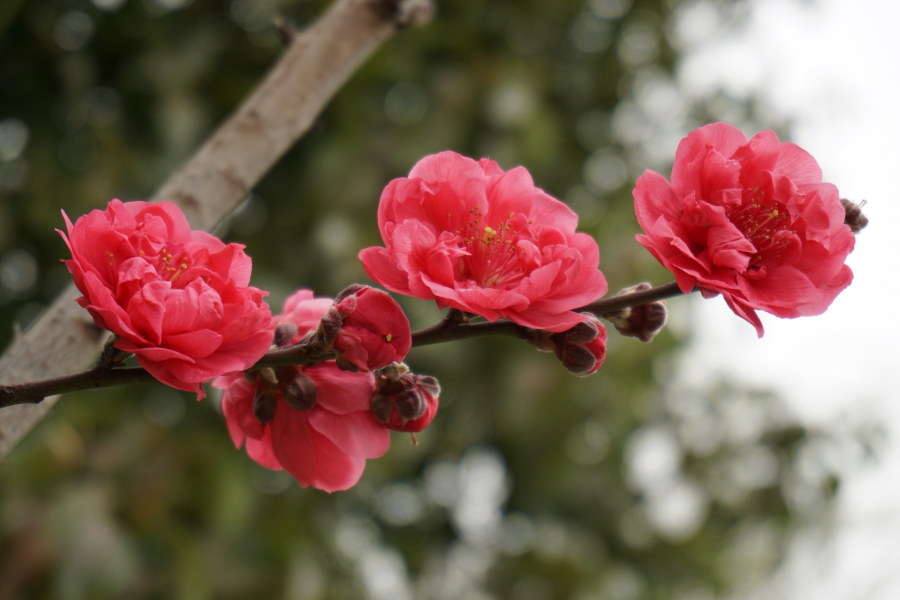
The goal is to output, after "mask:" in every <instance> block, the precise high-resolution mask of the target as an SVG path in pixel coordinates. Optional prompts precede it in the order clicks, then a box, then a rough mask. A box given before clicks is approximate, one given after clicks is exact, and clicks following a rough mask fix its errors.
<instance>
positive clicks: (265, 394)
mask: <svg viewBox="0 0 900 600" xmlns="http://www.w3.org/2000/svg"><path fill="white" fill-rule="evenodd" d="M277 407H278V400H277V398H276V397H275V394H273V393H272V392H270V391H269V390H267V389H266V388H262V387H261V388H257V390H256V393H255V394H254V395H253V416H255V417H256V420H257V421H259V422H260V423H262V424H263V425H265V424H266V423H268V422H269V421H271V420H272V419H274V418H275V409H276V408H277Z"/></svg>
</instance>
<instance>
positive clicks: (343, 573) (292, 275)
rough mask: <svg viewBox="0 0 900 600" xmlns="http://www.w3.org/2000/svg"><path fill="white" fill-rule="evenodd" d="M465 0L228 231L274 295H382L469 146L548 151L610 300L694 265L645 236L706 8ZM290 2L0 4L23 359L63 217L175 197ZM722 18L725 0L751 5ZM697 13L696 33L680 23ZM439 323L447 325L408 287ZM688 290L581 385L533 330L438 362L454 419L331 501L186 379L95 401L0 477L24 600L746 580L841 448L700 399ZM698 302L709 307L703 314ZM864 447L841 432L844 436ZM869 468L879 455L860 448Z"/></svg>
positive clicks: (626, 586)
mask: <svg viewBox="0 0 900 600" xmlns="http://www.w3.org/2000/svg"><path fill="white" fill-rule="evenodd" d="M678 4H679V3H678V2H673V1H671V0H670V1H668V2H662V1H660V0H634V2H632V1H631V0H587V1H586V2H585V1H583V0H553V1H539V0H518V1H516V0H494V1H491V2H472V1H467V0H440V1H439V13H438V16H437V18H436V19H435V21H434V22H433V23H432V24H430V25H429V26H427V27H425V28H423V29H421V30H406V31H403V32H401V33H400V34H399V35H398V36H396V38H394V39H393V40H391V41H390V42H389V43H388V44H387V45H386V46H385V47H384V48H383V49H381V50H380V51H379V52H378V53H377V54H376V55H375V56H374V57H373V58H372V59H371V60H370V61H369V62H367V63H366V64H365V65H364V66H363V67H362V68H361V69H360V71H359V72H358V73H357V74H356V75H355V76H354V77H353V79H352V80H351V81H350V82H349V83H348V84H347V85H346V86H345V87H344V89H343V90H341V91H340V92H339V94H338V95H337V97H336V98H335V100H334V101H333V102H332V103H331V105H330V106H329V107H328V108H327V109H326V111H325V112H324V114H323V115H322V117H321V119H320V120H319V122H318V123H317V124H316V125H315V126H314V128H313V130H312V131H311V132H310V134H309V135H307V136H306V137H305V138H304V139H303V140H302V141H301V142H300V143H299V144H298V145H297V146H296V147H295V148H294V149H292V150H291V151H290V152H289V153H288V155H287V156H285V157H284V158H283V159H282V160H281V161H280V162H279V164H278V165H277V166H276V167H275V168H274V169H273V170H272V171H271V173H269V175H268V176H267V177H266V178H265V179H264V180H263V181H262V182H261V183H260V184H259V186H258V187H257V189H256V190H255V191H254V193H253V194H252V195H251V196H250V197H249V198H248V199H247V201H246V202H245V203H244V204H243V205H242V207H241V208H240V209H239V210H238V211H237V212H236V214H235V215H234V216H233V218H232V219H229V220H227V221H226V222H224V223H222V224H221V225H220V226H219V228H218V230H217V232H216V233H218V234H219V235H220V236H223V237H224V238H225V239H226V240H227V241H238V242H240V243H243V244H246V245H247V252H248V253H249V254H250V255H251V256H252V257H253V259H254V267H255V268H254V275H253V282H254V284H255V285H257V286H259V287H262V288H264V289H267V290H269V291H270V292H271V300H272V302H271V304H272V306H273V307H275V309H276V312H277V310H278V309H279V307H280V305H281V302H282V300H283V299H284V298H285V297H286V296H287V294H289V293H290V292H291V291H293V290H294V289H296V288H298V287H310V288H313V289H315V290H316V291H317V292H318V293H321V294H323V295H325V294H330V295H333V294H335V293H336V292H338V291H339V290H340V289H342V288H343V287H344V286H346V285H347V284H349V283H351V282H354V281H361V282H366V281H368V279H367V277H366V275H365V273H364V271H363V270H362V268H361V265H360V263H359V261H358V260H357V259H356V254H357V252H358V251H359V250H360V249H361V248H363V247H366V246H370V245H373V244H379V243H380V239H379V236H378V232H377V228H376V223H375V209H376V205H377V201H378V197H379V194H380V190H381V188H382V187H383V186H384V185H385V184H386V183H387V182H388V181H389V180H390V179H391V178H393V177H396V176H399V175H403V174H405V173H406V172H408V170H409V169H410V167H411V166H412V165H413V164H414V162H415V161H416V160H418V159H419V158H420V157H422V156H423V155H425V154H428V153H431V152H435V151H439V150H444V149H448V148H449V149H454V150H457V151H459V152H461V153H463V154H466V155H470V156H476V157H478V156H491V157H492V158H494V159H496V160H498V161H499V162H500V164H501V166H503V167H505V168H510V167H512V166H515V165H517V164H523V165H525V166H526V167H527V168H528V169H529V170H530V171H531V173H532V175H533V177H534V179H535V181H536V183H537V185H539V186H540V187H542V188H544V189H546V190H547V191H548V192H549V193H551V194H553V195H555V196H557V197H560V198H563V199H565V201H566V202H568V203H569V204H570V205H571V206H572V207H573V208H574V209H575V210H576V211H577V212H578V213H579V215H580V218H581V228H582V230H583V231H586V232H588V233H590V234H592V235H594V236H595V237H596V239H597V240H598V242H599V244H600V248H601V252H602V255H603V262H602V265H601V266H602V268H603V270H604V272H605V273H606V275H607V278H608V279H609V281H610V286H611V289H612V290H616V289H619V288H621V287H623V286H625V285H629V284H633V283H635V282H637V281H642V280H648V281H652V282H654V283H657V284H658V283H663V282H665V281H668V280H669V279H670V277H667V273H666V272H665V271H663V270H662V269H661V268H660V267H659V266H658V265H657V264H656V262H655V261H654V260H653V259H652V257H650V256H649V255H648V254H647V253H646V252H644V251H643V250H642V249H640V247H639V246H638V245H637V244H636V243H634V241H633V236H634V234H635V233H636V232H637V231H638V227H637V223H636V221H635V218H634V214H633V210H632V204H631V195H630V189H631V185H632V184H633V181H634V178H635V177H636V176H637V175H639V174H640V172H641V171H642V170H643V169H644V168H647V167H650V168H656V169H658V170H661V171H664V172H665V171H666V170H667V169H668V165H669V164H670V161H671V158H672V155H673V152H674V148H675V145H676V144H677V141H678V139H680V138H681V137H682V136H683V135H684V133H686V132H687V131H688V130H690V129H692V128H693V127H694V126H696V125H698V124H701V123H702V122H704V121H706V120H708V119H726V120H729V121H730V122H733V123H735V124H740V125H743V126H745V127H748V128H751V129H752V127H751V125H752V124H753V123H754V121H755V120H757V119H759V117H758V115H756V113H755V112H754V107H752V106H747V105H746V104H744V103H739V102H736V101H734V100H731V99H729V98H727V97H726V96H722V95H716V96H714V97H711V98H706V99H703V100H701V101H696V100H691V99H690V98H688V97H686V96H685V95H684V94H683V93H682V92H681V91H680V90H679V89H678V86H677V84H676V83H675V81H674V80H673V79H672V77H671V72H672V68H673V65H674V64H675V60H676V58H677V50H678V49H679V48H680V47H681V46H680V42H679V39H681V38H680V37H679V36H681V37H683V35H684V31H681V32H680V33H679V27H680V25H679V23H680V22H681V21H679V19H680V18H681V16H683V15H682V13H683V11H684V10H685V9H684V7H681V6H679V5H678ZM324 6H325V3H324V2H318V1H301V0H296V1H277V0H256V1H253V0H230V1H227V2H225V1H216V0H195V1H194V2H190V0H93V1H92V2H88V1H87V0H32V1H31V2H23V1H21V0H5V2H3V3H2V4H0V345H5V344H6V343H7V342H8V340H9V339H10V336H11V334H12V331H13V325H14V324H17V326H23V327H24V326H27V325H28V323H29V322H31V321H32V320H33V319H34V318H35V316H36V315H37V314H38V313H39V311H40V310H41V308H42V307H43V306H44V305H46V304H47V303H48V302H49V301H51V300H52V298H53V297H54V296H55V295H56V294H57V293H58V292H59V291H60V290H61V289H62V287H63V286H65V285H66V284H67V283H68V282H69V277H68V273H67V272H66V270H65V268H64V267H63V266H62V265H61V264H60V263H59V262H58V261H59V259H60V258H63V257H65V256H66V251H65V246H64V245H63V243H62V242H61V240H60V239H59V238H58V237H57V236H56V234H55V233H54V232H53V229H54V228H56V227H60V226H61V225H62V220H61V218H60V215H59V214H58V212H57V211H58V210H59V209H60V208H63V209H64V210H65V211H66V212H67V213H68V214H69V215H70V216H71V217H72V218H73V219H74V218H76V217H77V216H79V215H81V214H83V213H85V212H87V211H89V210H91V209H93V208H98V207H102V206H103V205H104V204H105V202H106V201H107V200H108V199H110V198H112V197H118V198H122V199H136V198H143V197H147V196H149V195H150V194H151V193H152V192H153V190H154V189H155V188H156V187H157V186H158V185H159V184H160V183H161V182H162V181H163V180H164V179H165V178H166V177H167V176H168V174H169V173H170V172H171V171H172V170H173V169H174V168H175V167H176V166H177V165H178V164H180V163H181V162H182V161H183V160H184V159H185V158H186V157H188V156H189V155H190V153H191V152H192V150H193V149H195V148H196V147H197V145H198V144H199V143H200V142H201V141H202V140H203V139H204V137H205V136H206V135H208V134H209V132H210V131H212V129H213V128H214V127H215V126H216V124H217V123H219V122H221V121H222V119H223V118H225V117H226V116H227V115H228V114H229V112H231V111H232V110H233V109H234V108H235V106H236V105H237V104H238V103H239V102H240V101H241V99H242V98H243V97H244V96H245V95H246V94H247V93H248V91H249V90H250V89H252V87H253V86H254V84H255V83H256V82H257V81H258V80H259V79H260V77H262V75H263V74H264V73H265V71H266V69H267V68H268V67H269V66H270V65H271V64H272V62H273V61H274V60H275V59H276V58H277V56H278V54H279V52H280V46H279V42H278V38H277V36H276V34H275V32H274V31H273V29H272V27H271V25H270V24H271V19H272V17H273V16H274V15H275V14H276V13H278V14H283V15H284V16H286V17H287V18H288V19H289V20H291V21H293V22H294V23H296V24H297V25H299V26H302V25H304V24H306V23H308V22H310V21H311V19H313V18H314V16H315V15H317V14H319V13H320V12H321V10H323V8H324ZM720 10H723V11H727V10H728V6H727V4H723V6H722V7H720ZM681 27H682V29H683V27H684V25H683V24H682V25H681ZM400 301H401V302H402V304H403V306H404V308H405V309H406V310H407V311H408V314H409V316H410V319H411V321H412V323H413V326H414V327H423V326H427V325H429V324H431V323H433V322H434V321H435V320H436V319H437V318H438V312H437V310H436V308H435V307H434V306H432V305H425V303H423V302H420V301H417V300H413V299H405V298H401V299H400ZM686 302H687V301H686V300H673V301H671V302H670V307H671V308H672V309H673V310H674V311H675V313H674V314H673V316H672V319H671V321H672V322H671V326H670V327H668V328H667V329H666V330H665V331H664V332H663V333H662V334H661V335H660V336H658V338H657V339H656V340H654V342H653V343H652V344H641V343H640V342H637V341H635V340H633V339H625V338H621V337H619V336H618V335H617V334H616V333H615V332H611V333H610V343H609V357H608V360H607V362H606V364H605V366H604V367H603V368H602V369H601V370H600V372H599V373H598V374H597V375H594V376H593V377H590V378H587V379H576V378H574V377H571V376H570V375H569V374H568V373H567V372H566V371H565V370H564V369H563V368H562V367H561V366H560V365H559V364H558V363H557V361H556V360H555V359H554V357H553V356H552V355H546V354H538V353H536V352H535V351H534V350H532V349H531V348H530V347H528V346H526V345H524V344H521V343H519V342H517V341H514V340H506V339H486V340H477V341H469V342H456V343H452V344H445V345H442V346H440V347H426V348H421V349H416V350H414V351H413V352H412V353H411V354H410V357H409V361H408V362H409V363H410V364H411V366H412V367H413V369H414V370H416V371H417V372H421V373H427V374H434V375H436V376H438V377H439V378H440V380H441V382H442V384H443V388H444V392H443V396H442V398H441V404H442V408H441V412H440V415H439V418H438V419H436V420H435V422H434V424H433V425H432V426H431V428H429V429H428V430H427V431H426V432H423V433H422V434H420V435H419V436H418V437H419V442H420V443H419V445H418V446H413V445H412V444H411V441H410V439H409V437H408V436H405V435H397V436H396V437H395V439H394V444H393V446H392V448H391V450H390V451H389V452H388V454H387V455H386V456H385V457H384V458H382V459H380V460H376V461H370V462H369V465H368V467H367V470H366V473H365V475H364V476H363V479H362V481H361V482H360V484H359V485H358V486H357V487H355V488H354V489H353V490H351V491H349V492H345V493H338V494H334V495H327V494H324V493H320V492H317V491H315V490H301V489H299V488H298V487H297V486H296V484H295V483H294V482H293V480H292V479H291V478H290V477H288V476H286V475H284V474H283V473H277V472H271V471H266V470H265V469H262V468H260V467H258V466H256V465H255V464H254V463H253V462H252V461H251V460H250V459H249V458H247V457H246V455H245V454H244V453H243V452H242V451H236V450H235V449H234V448H233V447H232V445H231V442H230V440H229V437H228V434H227V432H226V430H225V428H224V426H223V423H222V419H221V416H220V415H219V414H218V412H217V410H216V408H217V407H216V404H215V402H214V401H212V402H203V403H200V404H197V403H195V402H193V401H192V400H191V399H190V398H188V397H187V395H183V394H181V393H179V392H176V391H173V390H169V389H167V388H162V387H161V386H134V387H129V388H121V389H109V390H104V391H100V392H96V393H80V394H72V395H70V396H69V397H67V398H66V399H65V401H63V402H62V403H60V405H59V408H58V409H57V411H56V412H55V414H54V415H53V416H52V417H51V418H49V419H47V421H46V422H45V423H44V424H43V425H42V426H41V427H40V428H38V429H37V430H36V431H35V432H34V433H32V434H31V436H30V437H29V438H28V439H27V440H26V441H25V442H24V443H23V444H22V445H21V446H20V447H19V448H17V449H16V450H15V451H14V452H13V453H12V454H11V455H10V456H9V457H8V458H7V459H6V460H5V461H4V462H3V463H2V464H0V561H2V562H0V598H48V597H56V598H63V599H69V598H72V599H75V598H105V597H123V596H127V597H136V598H170V597H177V598H210V597H216V598H281V597H283V598H357V597H367V598H377V599H381V598H385V599H387V598H390V599H399V600H402V599H404V598H409V597H421V598H511V599H515V600H543V599H550V598H563V597H567V598H608V599H610V600H637V599H640V598H659V599H663V598H666V599H669V598H671V599H675V600H705V599H711V598H715V597H722V596H726V595H729V594H731V593H735V592H739V591H741V590H743V589H747V586H752V585H753V584H754V582H758V581H759V580H760V579H761V578H763V577H765V576H766V575H767V574H768V573H769V572H770V571H771V569H772V568H773V567H774V566H775V565H776V564H777V563H778V561H779V559H780V557H781V555H782V551H783V549H784V543H785V539H786V536H787V535H788V534H789V533H790V531H792V530H793V529H794V528H795V527H797V526H798V524H799V523H802V522H804V521H808V520H813V521H815V520H816V519H821V518H823V515H826V514H827V507H828V499H829V498H830V497H831V496H832V494H833V493H834V490H835V489H836V487H837V485H838V481H837V479H836V476H835V472H837V467H836V466H835V464H836V463H835V461H837V460H839V459H838V458H835V456H839V457H840V456H845V455H846V454H847V453H846V452H844V451H843V450H846V448H854V449H856V450H855V452H856V454H857V455H859V456H864V455H865V454H866V449H865V447H863V446H860V445H859V444H858V443H857V442H856V441H854V440H855V439H856V438H855V437H853V436H845V437H843V438H840V437H835V436H834V435H831V434H828V435H826V434H825V433H823V432H819V431H811V430H809V429H804V428H802V427H800V426H799V425H798V424H797V423H795V422H793V421H792V419H791V418H790V417H789V416H788V415H786V414H785V411H784V408H783V404H782V403H781V402H780V401H779V400H778V399H777V398H774V397H772V396H771V395H769V394H765V393H758V392H752V391H746V390H738V389H733V388H731V387H729V386H727V385H725V384H720V385H717V386H716V385H713V386H710V387H709V388H708V389H705V390H691V389H683V388H681V387H680V386H679V384H678V383H677V377H675V376H674V375H673V372H674V371H676V370H677V360H678V358H677V357H678V354H677V350H678V347H679V345H680V344H681V343H682V342H683V341H684V340H685V338H686V336H687V332H688V330H689V318H688V317H686V316H685V315H686V310H685V309H684V308H683V306H684V305H686ZM679 303H683V304H682V305H681V306H682V308H681V309H679ZM842 448H843V450H842ZM851 454H852V452H851Z"/></svg>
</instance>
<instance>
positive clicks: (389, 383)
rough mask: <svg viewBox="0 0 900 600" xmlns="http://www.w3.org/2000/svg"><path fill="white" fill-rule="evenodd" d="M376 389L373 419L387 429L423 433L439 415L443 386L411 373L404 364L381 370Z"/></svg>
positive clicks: (431, 379)
mask: <svg viewBox="0 0 900 600" xmlns="http://www.w3.org/2000/svg"><path fill="white" fill-rule="evenodd" d="M394 367H396V368H394ZM375 386H376V390H375V393H374V394H373V395H372V400H371V404H370V405H371V408H372V415H373V416H374V417H375V419H376V420H378V421H379V422H380V423H382V424H383V425H384V426H385V427H387V428H388V429H393V430H394V431H410V432H416V431H422V430H423V429H425V428H426V427H428V425H429V424H430V423H431V421H432V420H433V419H434V416H435V414H437V409H438V397H439V395H440V393H441V386H440V384H439V383H438V381H437V379H435V378H434V377H429V376H423V375H416V374H414V373H409V372H407V369H406V365H403V364H398V365H391V366H390V367H387V368H385V369H382V370H381V372H380V374H379V376H378V379H377V380H376V382H375Z"/></svg>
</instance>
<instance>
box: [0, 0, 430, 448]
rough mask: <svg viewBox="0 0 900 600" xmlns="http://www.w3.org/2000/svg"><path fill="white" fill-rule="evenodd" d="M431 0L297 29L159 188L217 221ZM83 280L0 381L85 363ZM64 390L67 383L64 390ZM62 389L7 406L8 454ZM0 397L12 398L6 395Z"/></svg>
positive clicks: (341, 4)
mask: <svg viewBox="0 0 900 600" xmlns="http://www.w3.org/2000/svg"><path fill="white" fill-rule="evenodd" d="M433 10H434V8H433V4H432V2H431V0H337V1H336V2H335V3H334V4H333V5H332V6H331V7H330V9H329V10H328V12H327V13H325V15H323V16H322V17H321V18H320V19H319V20H318V21H317V22H316V23H315V24H314V25H313V26H312V27H310V28H309V29H307V30H305V31H303V32H300V33H298V34H297V35H296V36H294V37H293V40H292V41H291V43H290V46H289V47H288V48H287V49H286V50H285V52H284V54H283V55H282V56H281V58H280V59H279V60H278V62H277V63H276V64H275V65H274V67H273V68H272V70H271V71H270V72H269V74H268V75H267V76H266V77H265V79H264V80H263V81H262V82H261V83H260V85H259V86H258V87H257V88H256V90H255V91H254V92H253V94H252V95H251V96H250V97H249V98H248V99H247V100H246V101H245V102H244V104H243V105H242V106H241V107H240V108H239V109H238V110H237V112H236V113H235V114H234V115H233V116H232V117H231V118H230V119H228V121H226V122H225V123H224V124H223V125H222V126H221V127H220V128H219V129H218V130H217V131H216V132H215V133H214V134H213V136H212V137H211V138H210V139H209V140H208V141H207V142H206V143H205V144H204V145H203V147H202V148H200V150H199V151H198V152H197V153H196V154H195V155H194V156H193V157H192V158H191V159H190V160H188V161H187V162H186V163H185V164H184V165H182V166H181V167H180V168H179V169H178V170H177V171H176V172H175V173H174V174H173V175H172V176H171V177H170V178H169V180H168V181H167V182H166V183H164V184H163V185H162V187H161V188H160V189H159V191H157V193H156V194H155V195H154V196H153V198H152V200H153V201H159V200H171V201H173V202H175V203H176V204H178V205H179V206H180V207H181V209H182V210H183V211H184V213H185V214H186V215H187V217H188V221H189V222H190V223H191V226H192V228H194V229H205V230H207V231H208V230H211V229H212V228H213V227H215V225H216V224H217V223H218V222H219V221H220V220H221V219H223V218H224V217H226V216H227V215H228V214H229V213H230V212H231V211H232V210H234V208H235V207H236V206H237V205H238V204H239V203H240V202H241V200H242V199H243V198H244V197H245V196H246V195H247V193H248V192H249V191H250V189H251V188H252V187H253V186H254V185H256V183H257V182H258V181H259V180H260V179H261V178H262V177H263V175H265V174H266V172H267V171H268V170H269V169H271V168H272V166H273V165H274V164H275V163H276V162H277V161H278V159H279V158H280V157H281V156H282V155H283V154H284V153H285V152H286V151H287V150H288V148H290V147H291V146H292V145H293V144H294V143H295V142H296V141H297V140H298V139H299V138H300V137H301V136H302V135H303V134H304V133H305V132H306V131H307V129H309V127H310V126H311V125H312V123H313V121H314V120H315V118H316V117H317V116H318V114H319V113H320V112H321V110H322V108H323V107H324V106H325V104H326V103H327V102H328V101H329V100H330V99H331V97H332V96H333V95H334V93H335V92H336V91H337V90H338V89H339V88H340V87H341V86H342V85H343V84H344V82H345V81H346V80H347V79H349V77H350V75H351V74H352V73H353V72H354V71H355V70H356V69H357V68H358V67H359V65H360V64H362V62H363V61H365V60H366V59H367V58H368V56H369V55H370V54H371V53H372V52H373V51H374V50H375V49H376V48H377V47H378V46H380V45H381V44H382V43H383V42H384V41H385V40H387V39H388V38H390V37H391V35H393V33H394V32H395V31H396V30H397V29H398V28H400V27H405V26H407V25H418V24H422V23H424V22H426V21H427V20H428V19H429V18H430V17H431V15H432V14H433ZM78 296H79V293H78V291H77V290H76V289H75V287H74V286H69V288H68V289H67V290H66V291H65V292H63V294H62V295H61V296H60V297H59V298H57V300H56V301H55V302H54V303H53V304H52V305H51V306H50V307H49V308H48V309H47V311H46V312H45V313H44V314H43V315H42V316H41V317H40V318H39V319H38V320H37V321H36V322H35V323H34V325H32V326H31V328H30V329H29V330H28V331H27V332H26V333H25V334H24V335H23V336H22V337H21V338H19V339H16V340H15V341H14V342H13V343H12V344H11V345H10V347H9V348H8V349H7V350H6V352H5V353H4V355H3V357H2V358H0V381H3V382H4V383H7V384H12V383H16V382H25V381H34V380H36V379H39V378H46V377H48V376H49V377H54V376H58V375H64V374H66V373H71V372H73V371H77V370H80V369H84V368H85V367H86V366H88V365H89V364H90V362H91V361H92V360H94V358H95V357H96V356H97V354H98V353H99V352H100V349H101V347H102V346H103V343H104V341H105V340H106V338H107V333H106V332H105V331H103V330H101V329H99V328H98V327H97V326H96V325H94V323H93V321H91V319H90V317H89V315H88V314H87V312H86V311H85V310H83V309H82V308H81V307H79V306H78V305H77V304H76V303H75V299H76V298H77V297H78ZM63 391H65V390H63ZM55 401H56V398H48V399H47V400H46V401H45V402H42V403H41V404H39V405H37V406H19V407H16V408H9V409H4V410H3V411H2V412H0V458H2V457H3V456H5V455H6V454H7V453H9V451H10V450H11V449H12V448H13V447H14V446H15V445H16V443H18V441H19V440H20V439H21V438H22V437H23V436H24V435H25V434H26V433H27V432H28V431H30V430H31V429H32V428H33V427H34V426H35V425H36V424H37V423H38V422H39V421H40V420H41V419H43V418H44V416H46V414H47V413H48V412H49V411H50V409H51V408H52V406H53V404H54V403H55ZM0 406H5V404H2V403H0Z"/></svg>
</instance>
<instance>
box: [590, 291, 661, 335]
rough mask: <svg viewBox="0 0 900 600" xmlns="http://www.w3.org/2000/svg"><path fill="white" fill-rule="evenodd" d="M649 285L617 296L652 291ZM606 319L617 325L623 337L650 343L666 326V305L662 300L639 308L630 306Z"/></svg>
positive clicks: (641, 305)
mask: <svg viewBox="0 0 900 600" xmlns="http://www.w3.org/2000/svg"><path fill="white" fill-rule="evenodd" d="M651 288H652V286H651V285H650V284H649V283H639V284H637V285H635V286H632V287H628V288H625V289H624V290H622V291H620V292H619V293H618V294H616V296H625V295H628V294H633V293H635V292H643V291H646V290H649V289H651ZM604 316H605V317H606V319H607V320H608V321H609V322H610V323H612V324H613V325H615V327H616V329H617V330H618V331H619V333H621V334H622V335H625V336H628V337H634V338H637V339H639V340H641V341H642V342H649V341H650V340H652V339H653V337H654V336H655V335H656V334H657V333H659V332H660V331H661V330H662V328H663V326H664V325H665V324H666V317H667V312H666V303H665V302H663V301H662V300H656V301H654V302H647V303H646V304H639V305H637V306H630V307H627V308H623V309H622V310H619V311H616V312H614V313H609V314H607V315H604Z"/></svg>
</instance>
